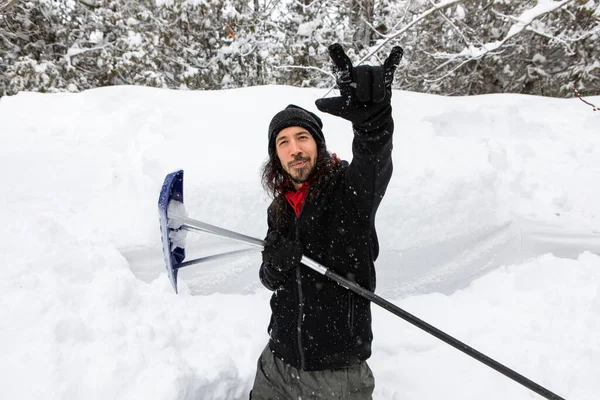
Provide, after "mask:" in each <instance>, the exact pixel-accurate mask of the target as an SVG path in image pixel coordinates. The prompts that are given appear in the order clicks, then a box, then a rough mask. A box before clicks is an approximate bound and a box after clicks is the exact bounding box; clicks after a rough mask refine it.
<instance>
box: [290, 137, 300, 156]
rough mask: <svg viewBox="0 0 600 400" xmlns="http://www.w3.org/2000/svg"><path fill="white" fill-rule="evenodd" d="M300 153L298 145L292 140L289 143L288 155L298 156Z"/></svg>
mask: <svg viewBox="0 0 600 400" xmlns="http://www.w3.org/2000/svg"><path fill="white" fill-rule="evenodd" d="M300 153H302V149H301V148H300V146H299V145H298V142H297V141H296V140H292V141H291V142H290V154H291V155H292V156H296V155H298V154H300Z"/></svg>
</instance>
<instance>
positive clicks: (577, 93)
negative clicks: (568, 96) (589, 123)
mask: <svg viewBox="0 0 600 400" xmlns="http://www.w3.org/2000/svg"><path fill="white" fill-rule="evenodd" d="M573 91H574V92H575V96H577V97H578V98H579V100H581V101H583V102H584V103H585V104H587V105H588V106H590V107H592V109H593V110H594V111H598V110H600V108H598V107H596V106H595V105H593V104H592V103H590V102H588V101H585V100H584V99H583V98H582V97H581V94H580V93H579V91H578V90H577V89H575V88H573Z"/></svg>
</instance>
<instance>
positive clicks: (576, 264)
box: [0, 86, 600, 400]
mask: <svg viewBox="0 0 600 400" xmlns="http://www.w3.org/2000/svg"><path fill="white" fill-rule="evenodd" d="M324 93H325V91H319V90H312V89H297V88H287V87H277V86H268V87H258V88H248V89H237V90H229V91H215V92H186V91H171V90H159V89H150V88H140V87H111V88H101V89H95V90H90V91H87V92H84V93H80V94H53V95H48V94H33V93H21V94H19V95H17V96H14V97H4V98H2V99H0V121H2V124H1V127H0V135H1V138H2V146H0V170H2V171H3V174H2V178H3V179H2V183H3V185H2V187H1V188H0V198H2V199H3V202H2V205H3V206H2V207H1V208H0V221H2V222H3V226H4V229H3V230H2V233H1V234H0V235H1V236H0V239H1V240H0V265H2V267H1V269H0V271H1V272H0V321H2V323H1V324H0V354H2V356H1V357H0V376H1V377H2V378H1V380H0V381H1V382H2V385H1V388H0V397H2V398H6V399H34V398H44V399H79V398H86V399H107V398H110V399H136V400H137V399H140V398H144V399H148V400H150V399H165V400H166V399H169V400H172V399H177V400H179V399H190V400H191V399H245V398H247V396H248V391H249V390H250V388H251V385H252V380H253V377H254V373H255V365H256V360H257V358H258V356H259V354H260V352H261V350H262V348H263V347H264V346H265V344H266V342H267V333H266V328H267V324H268V320H269V316H270V310H269V304H268V301H269V295H270V293H269V292H268V291H267V290H266V289H264V288H262V286H261V285H260V283H259V282H258V267H259V264H260V255H259V253H256V254H252V255H246V256H243V257H238V258H232V259H227V260H222V261H219V262H214V263H209V264H205V265H202V264H201V265H196V266H192V267H189V268H188V269H187V270H182V271H181V273H180V290H181V294H180V295H175V294H174V293H173V291H172V289H171V287H170V283H169V281H168V279H167V277H166V274H165V273H164V266H163V263H162V256H161V246H160V236H159V230H158V218H157V200H158V193H159V190H160V187H161V184H162V181H163V179H164V176H165V175H166V174H167V173H169V172H171V171H174V170H176V169H179V168H182V169H184V170H185V185H184V194H185V204H186V209H187V212H188V213H189V216H190V217H191V218H194V219H198V220H201V221H204V222H207V223H210V224H213V225H217V226H221V227H223V228H227V229H231V230H235V231H238V232H240V233H243V234H246V235H250V236H254V237H258V238H263V237H264V234H265V231H266V207H267V205H268V202H269V199H268V197H267V196H266V194H265V193H264V192H263V190H262V188H261V186H260V182H259V172H258V171H259V167H260V165H261V164H262V162H263V161H264V160H265V157H266V147H267V133H266V132H267V126H268V123H269V121H270V118H271V117H272V115H274V113H275V112H277V111H279V110H280V109H282V108H284V107H285V106H287V105H288V104H289V103H295V104H298V105H301V106H303V107H306V108H309V109H311V110H313V111H315V108H314V105H313V103H314V100H315V99H316V98H318V97H319V96H321V95H323V94H324ZM589 100H590V101H592V102H594V103H596V104H598V103H600V98H598V97H596V98H591V99H589ZM393 106H394V116H395V120H396V133H395V138H394V168H395V170H394V176H393V178H392V181H391V183H390V186H389V189H388V192H387V194H386V197H385V198H384V201H383V203H382V206H381V209H380V212H379V214H378V218H377V228H378V233H379V237H380V246H381V256H380V258H379V260H378V261H377V263H376V266H377V270H378V288H377V293H378V294H379V295H381V296H383V297H384V298H386V299H387V300H389V301H392V302H393V303H395V304H397V305H398V306H400V307H402V308H403V309H405V310H407V311H408V312H411V313H413V314H415V315H416V316H418V317H419V318H421V319H424V320H425V321H427V322H429V323H431V324H433V325H434V326H436V327H438V328H440V329H442V330H444V331H446V332H447V333H449V334H451V335H453V336H455V337H457V338H458V339H460V340H462V341H464V342H466V343H467V344H469V345H471V346H473V347H475V348H476V349H478V350H480V351H482V352H484V353H485V354H487V355H489V356H490V357H492V358H495V359H496V360H498V361H499V362H502V363H504V364H506V365H507V366H509V367H511V368H513V369H515V370H516V371H517V372H519V373H521V374H523V375H525V376H526V377H528V378H530V379H532V380H534V381H535V382H537V383H539V384H541V385H542V386H545V387H546V388H548V389H550V390H552V391H554V392H555V393H557V394H559V395H561V396H562V397H564V398H567V399H569V400H571V399H575V400H595V399H597V398H598V392H599V391H600V383H599V381H598V379H597V378H598V376H600V342H599V340H598V331H599V330H600V312H599V310H600V273H599V271H600V257H598V256H597V255H596V254H600V189H599V187H598V182H599V181H600V136H599V135H598V132H599V131H600V130H599V129H598V127H599V126H600V115H597V113H594V112H592V111H591V109H590V108H589V107H587V106H585V105H584V104H583V103H581V102H580V101H579V100H577V99H572V100H559V99H547V98H539V97H532V96H519V95H490V96H477V97H468V98H446V97H441V96H431V95H424V94H415V93H408V92H395V93H394V98H393ZM322 117H323V120H324V123H325V128H324V132H325V136H326V139H327V143H328V146H329V149H330V150H331V151H334V152H336V153H337V154H338V155H339V156H340V157H342V158H344V159H350V158H351V154H350V149H351V146H350V145H351V139H352V133H351V129H350V125H349V123H347V122H345V121H342V120H339V119H336V118H334V117H329V116H325V115H322ZM238 248H240V246H239V245H238V244H235V243H227V242H226V241H223V240H222V239H215V238H210V237H206V236H202V235H198V234H194V235H192V234H189V235H188V238H187V249H188V255H189V258H192V257H196V256H200V255H210V254H214V253H215V252H219V251H225V250H233V249H238ZM373 312H374V326H373V329H374V336H375V339H374V343H373V356H372V358H371V359H370V360H369V364H370V366H371V368H372V369H373V371H374V374H375V378H376V389H375V399H398V400H399V399H419V400H429V399H431V400H434V399H436V400H437V399H439V398H446V399H457V400H458V399H460V400H464V399H473V400H475V399H483V398H485V399H486V400H495V399H497V400H500V399H502V400H505V399H516V400H521V399H522V400H525V399H536V398H541V397H539V396H537V395H535V394H533V393H531V392H530V391H529V390H527V389H526V388H524V387H522V386H521V385H518V384H516V383H514V382H512V381H510V380H508V379H507V378H505V377H504V376H502V375H500V374H498V373H497V372H495V371H493V370H491V369H490V368H488V367H486V366H484V365H483V364H480V363H478V362H476V361H474V360H472V359H470V358H469V357H467V356H466V355H464V354H462V353H460V352H458V351H457V350H455V349H453V348H451V347H449V346H448V345H446V344H444V343H442V342H440V341H439V340H437V339H435V338H432V337H430V336H429V335H427V334H426V333H424V332H422V331H420V330H418V329H416V328H414V327H412V326H410V325H409V324H408V323H406V322H404V321H403V320H401V319H399V318H397V317H395V316H393V315H392V314H390V313H388V312H386V311H384V310H382V309H380V308H379V307H377V306H374V307H373Z"/></svg>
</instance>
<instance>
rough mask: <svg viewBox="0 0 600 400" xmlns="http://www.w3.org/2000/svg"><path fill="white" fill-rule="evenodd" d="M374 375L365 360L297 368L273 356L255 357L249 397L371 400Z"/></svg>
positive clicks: (254, 399)
mask: <svg viewBox="0 0 600 400" xmlns="http://www.w3.org/2000/svg"><path fill="white" fill-rule="evenodd" d="M374 389H375V378H373V373H372V372H371V369H370V368H369V366H368V365H367V363H366V362H362V363H360V364H357V365H354V366H352V367H349V368H344V369H338V370H325V371H310V372H309V371H299V370H297V369H296V368H294V367H292V366H291V365H288V364H286V363H284V362H283V361H282V360H280V359H279V358H277V357H275V356H273V353H272V352H271V349H270V348H269V346H268V345H267V347H265V349H264V350H263V352H262V354H261V355H260V358H259V359H258V366H257V369H256V378H255V379H254V387H253V388H252V392H250V399H251V400H316V399H318V400H334V399H335V400H371V398H372V397H371V395H372V394H373V390H374Z"/></svg>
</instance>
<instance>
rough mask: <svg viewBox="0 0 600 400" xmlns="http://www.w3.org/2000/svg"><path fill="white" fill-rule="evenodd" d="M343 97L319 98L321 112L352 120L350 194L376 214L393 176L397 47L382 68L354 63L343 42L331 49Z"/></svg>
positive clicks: (318, 103)
mask: <svg viewBox="0 0 600 400" xmlns="http://www.w3.org/2000/svg"><path fill="white" fill-rule="evenodd" d="M329 55H330V56H331V59H332V61H333V66H334V72H335V74H336V82H337V86H338V88H339V90H340V96H338V97H332V98H326V99H319V100H317V101H316V102H315V103H316V106H317V108H318V109H319V110H321V111H323V112H326V113H329V114H332V115H335V116H338V117H341V118H344V119H346V120H348V121H350V122H352V128H353V131H354V140H353V142H352V153H353V158H352V162H351V163H350V166H349V167H348V169H347V171H346V180H347V184H348V189H349V194H351V195H353V196H355V198H356V202H357V205H358V206H359V207H360V208H361V209H364V211H366V212H368V214H369V217H370V218H373V217H374V214H375V211H376V210H377V207H378V206H379V203H380V202H381V198H382V197H383V195H384V193H385V190H386V188H387V185H388V183H389V181H390V178H391V175H392V158H391V154H392V134H393V132H394V121H393V119H392V106H391V98H392V82H393V80H394V72H395V71H396V68H397V67H398V64H399V63H400V60H401V59H402V55H403V50H402V48H401V47H394V48H393V49H392V52H391V53H390V55H389V57H388V58H387V59H386V60H385V62H384V64H383V65H382V66H370V65H359V66H357V67H354V66H352V62H351V60H350V58H349V57H348V56H347V55H346V53H345V52H344V50H343V49H342V47H341V46H340V45H339V44H333V45H331V46H330V47H329Z"/></svg>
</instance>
